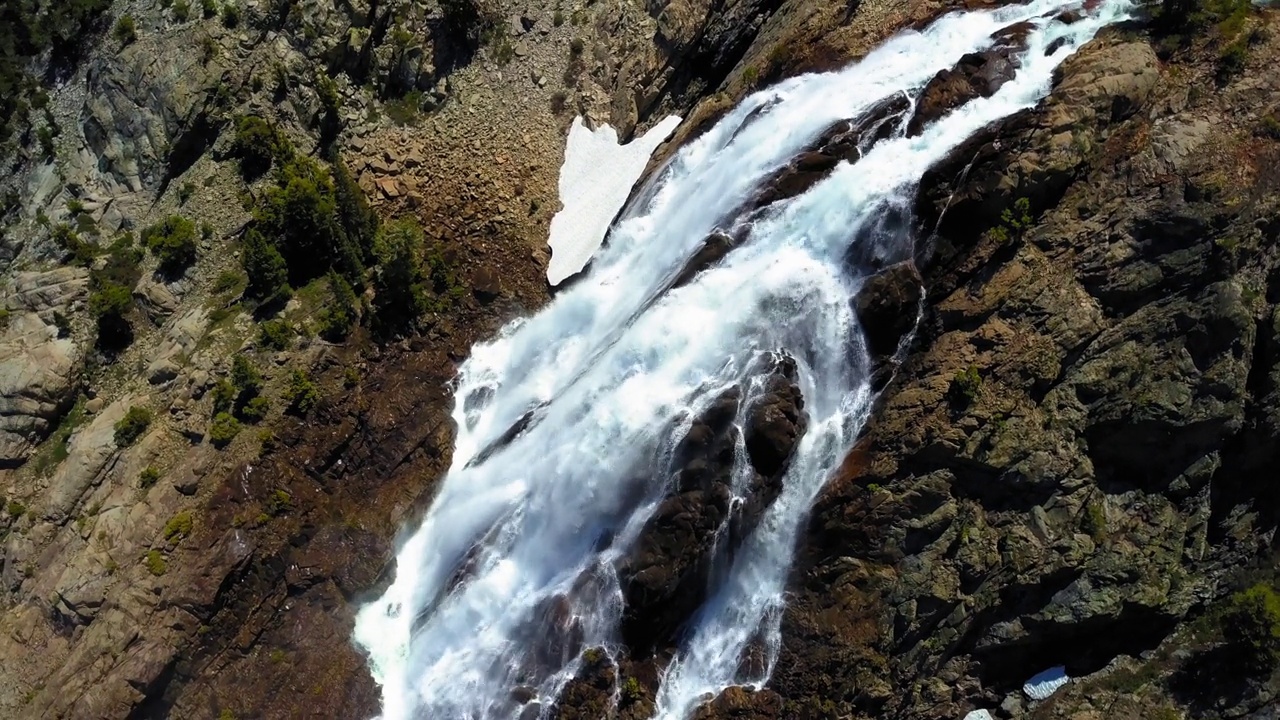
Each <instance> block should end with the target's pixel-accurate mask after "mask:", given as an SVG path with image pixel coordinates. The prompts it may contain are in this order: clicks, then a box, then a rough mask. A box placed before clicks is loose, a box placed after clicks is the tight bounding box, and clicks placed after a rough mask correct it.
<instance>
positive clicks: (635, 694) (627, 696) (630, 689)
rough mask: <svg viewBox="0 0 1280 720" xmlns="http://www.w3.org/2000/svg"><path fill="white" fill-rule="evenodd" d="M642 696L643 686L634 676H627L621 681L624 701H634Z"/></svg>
mask: <svg viewBox="0 0 1280 720" xmlns="http://www.w3.org/2000/svg"><path fill="white" fill-rule="evenodd" d="M643 697H644V688H643V687H642V686H641V685H640V681H639V680H636V679H635V677H629V678H627V681H626V682H624V683H622V698H623V700H624V701H626V702H628V703H634V702H636V701H638V700H640V699H641V698H643Z"/></svg>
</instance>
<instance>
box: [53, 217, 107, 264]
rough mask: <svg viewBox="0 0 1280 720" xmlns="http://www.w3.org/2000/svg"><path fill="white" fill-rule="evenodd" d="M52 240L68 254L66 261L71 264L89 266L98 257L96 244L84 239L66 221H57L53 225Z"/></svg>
mask: <svg viewBox="0 0 1280 720" xmlns="http://www.w3.org/2000/svg"><path fill="white" fill-rule="evenodd" d="M53 242H54V244H55V245H57V246H58V247H59V248H61V249H62V250H63V251H64V252H66V253H67V254H68V256H69V257H68V258H67V260H66V262H68V263H70V264H72V265H79V266H80V267H89V266H90V265H91V264H93V261H94V260H96V259H97V257H98V246H96V245H94V244H93V243H91V242H87V241H85V240H84V239H83V238H81V237H80V234H79V233H77V232H76V231H75V229H74V228H72V227H71V226H70V225H68V224H66V223H58V224H57V225H56V226H54V228H53Z"/></svg>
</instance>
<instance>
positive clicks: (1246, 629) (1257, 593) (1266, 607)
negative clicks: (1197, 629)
mask: <svg viewBox="0 0 1280 720" xmlns="http://www.w3.org/2000/svg"><path fill="white" fill-rule="evenodd" d="M1222 632H1223V636H1224V637H1225V638H1226V640H1227V642H1228V643H1230V644H1231V645H1232V646H1233V647H1235V648H1236V649H1237V650H1238V651H1239V653H1240V654H1239V655H1238V657H1239V659H1240V662H1241V663H1242V665H1243V666H1244V667H1245V668H1246V669H1247V670H1250V671H1254V672H1259V673H1261V672H1270V671H1271V670H1273V669H1274V668H1275V667H1276V665H1277V664H1278V663H1280V594H1277V593H1276V590H1275V588H1273V587H1271V586H1270V585H1268V584H1266V583H1258V584H1257V585H1254V586H1253V587H1251V588H1249V589H1247V590H1244V591H1242V592H1239V593H1236V594H1235V595H1233V596H1232V597H1231V600H1230V601H1229V603H1228V606H1227V611H1226V613H1225V614H1224V615H1223V618H1222Z"/></svg>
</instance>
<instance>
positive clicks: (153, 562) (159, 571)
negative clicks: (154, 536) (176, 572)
mask: <svg viewBox="0 0 1280 720" xmlns="http://www.w3.org/2000/svg"><path fill="white" fill-rule="evenodd" d="M145 562H146V565H147V572H149V573H151V574H152V575H155V576H156V577H160V576H161V575H164V574H165V572H167V571H168V570H169V564H168V563H166V562H165V561H164V555H161V554H160V551H159V550H148V551H147V557H146V560H145Z"/></svg>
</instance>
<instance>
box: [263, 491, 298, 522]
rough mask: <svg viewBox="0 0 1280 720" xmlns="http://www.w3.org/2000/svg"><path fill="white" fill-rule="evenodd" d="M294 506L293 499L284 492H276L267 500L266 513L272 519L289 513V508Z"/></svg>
mask: <svg viewBox="0 0 1280 720" xmlns="http://www.w3.org/2000/svg"><path fill="white" fill-rule="evenodd" d="M292 505H293V497H292V496H290V495H289V493H287V492H285V491H284V490H276V491H275V492H273V493H271V497H269V498H267V506H266V513H267V514H268V515H270V516H272V517H278V516H280V515H283V514H285V513H287V512H289V508H290V507H291V506H292Z"/></svg>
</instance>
